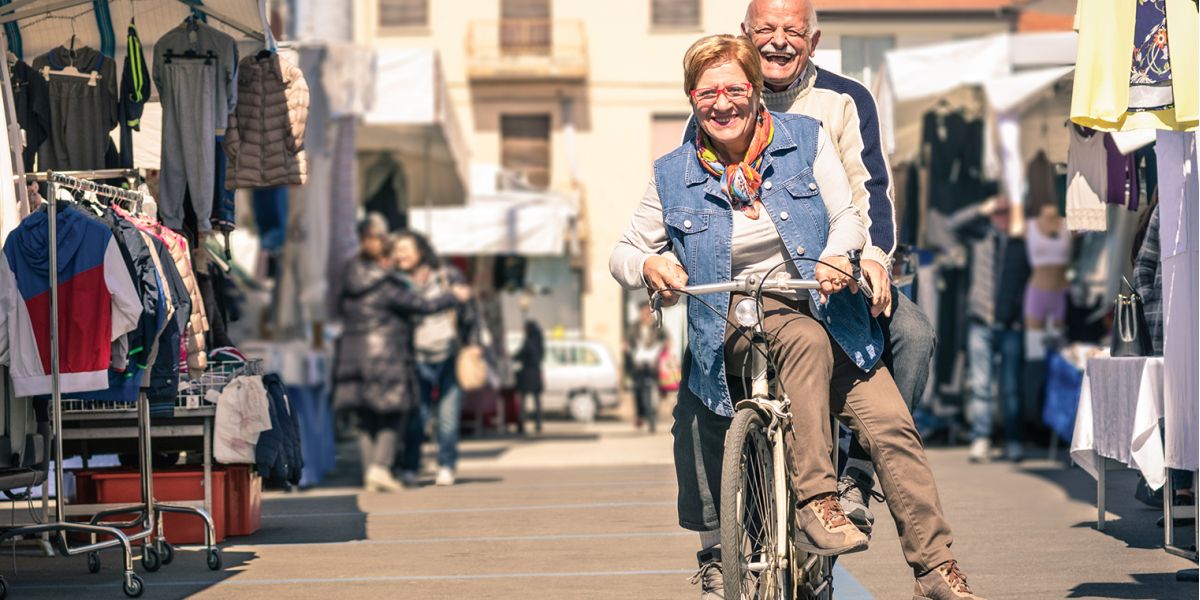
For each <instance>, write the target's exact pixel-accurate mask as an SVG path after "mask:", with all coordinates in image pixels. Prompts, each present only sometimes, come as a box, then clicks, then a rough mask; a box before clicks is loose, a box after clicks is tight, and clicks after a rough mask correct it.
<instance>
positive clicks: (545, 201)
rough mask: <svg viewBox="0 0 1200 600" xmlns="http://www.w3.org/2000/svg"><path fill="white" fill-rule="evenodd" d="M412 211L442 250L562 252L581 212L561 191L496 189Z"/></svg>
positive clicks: (415, 223) (415, 222) (416, 224)
mask: <svg viewBox="0 0 1200 600" xmlns="http://www.w3.org/2000/svg"><path fill="white" fill-rule="evenodd" d="M408 215H409V216H408V223H409V226H410V227H412V228H413V229H415V230H417V231H420V232H421V233H423V234H425V235H426V237H428V238H429V241H430V242H431V243H432V244H433V247H434V248H437V250H438V253H439V254H444V255H447V256H494V255H500V254H518V255H521V256H564V255H566V254H567V253H568V247H567V245H566V243H567V241H568V239H567V233H568V232H569V231H571V223H572V221H573V220H574V219H575V218H576V215H577V211H576V209H575V205H574V201H573V199H572V198H570V197H567V196H564V195H561V194H557V193H553V192H529V191H513V190H498V191H495V192H489V193H486V194H480V195H475V196H472V197H471V199H470V202H469V203H468V205H467V206H456V207H445V208H413V209H411V210H409V213H408ZM466 232H469V233H466Z"/></svg>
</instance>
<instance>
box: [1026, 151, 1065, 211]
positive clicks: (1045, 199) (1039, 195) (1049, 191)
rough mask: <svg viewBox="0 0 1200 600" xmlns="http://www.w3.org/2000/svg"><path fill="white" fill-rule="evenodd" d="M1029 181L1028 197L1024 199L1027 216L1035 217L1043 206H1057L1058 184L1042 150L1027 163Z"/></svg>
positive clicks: (1047, 158)
mask: <svg viewBox="0 0 1200 600" xmlns="http://www.w3.org/2000/svg"><path fill="white" fill-rule="evenodd" d="M1025 173H1026V177H1027V178H1028V181H1029V188H1028V190H1029V191H1028V195H1027V196H1026V198H1025V206H1026V207H1027V209H1028V210H1027V211H1026V214H1027V215H1037V214H1038V213H1039V212H1040V211H1041V210H1042V207H1043V206H1054V207H1057V206H1058V183H1057V182H1056V181H1055V177H1054V165H1053V164H1052V163H1051V162H1050V158H1049V157H1047V156H1046V153H1045V152H1044V151H1042V150H1038V152H1037V154H1035V155H1033V158H1032V159H1031V160H1030V161H1029V165H1028V166H1027V167H1026V168H1025Z"/></svg>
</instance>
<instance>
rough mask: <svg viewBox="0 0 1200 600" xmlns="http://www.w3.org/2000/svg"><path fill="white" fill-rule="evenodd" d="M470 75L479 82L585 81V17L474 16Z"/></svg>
mask: <svg viewBox="0 0 1200 600" xmlns="http://www.w3.org/2000/svg"><path fill="white" fill-rule="evenodd" d="M467 74H468V76H469V77H470V78H471V79H472V80H476V81H529V80H547V81H559V82H571V81H576V82H582V81H584V80H586V79H587V74H588V52H587V36H586V35H585V33H584V27H583V21H580V20H554V19H501V20H499V21H474V22H472V23H471V24H470V25H469V27H468V29H467Z"/></svg>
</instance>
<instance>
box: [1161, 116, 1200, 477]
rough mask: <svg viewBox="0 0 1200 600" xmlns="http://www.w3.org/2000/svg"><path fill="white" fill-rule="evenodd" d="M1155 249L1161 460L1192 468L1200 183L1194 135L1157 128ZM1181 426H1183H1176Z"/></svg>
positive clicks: (1197, 384) (1198, 389)
mask: <svg viewBox="0 0 1200 600" xmlns="http://www.w3.org/2000/svg"><path fill="white" fill-rule="evenodd" d="M1156 147H1157V148H1158V181H1159V197H1158V201H1159V210H1160V211H1161V214H1160V217H1159V218H1160V223H1159V244H1160V248H1159V251H1160V253H1161V256H1162V282H1163V290H1162V292H1163V334H1164V339H1163V357H1164V361H1165V362H1164V364H1163V399H1164V401H1163V420H1164V423H1166V424H1167V426H1166V427H1165V432H1164V433H1165V435H1164V436H1163V437H1164V439H1163V441H1164V444H1163V449H1164V451H1165V455H1166V457H1165V458H1166V464H1167V465H1168V466H1170V467H1172V468H1176V469H1181V470H1187V471H1194V470H1196V469H1197V435H1198V433H1197V430H1196V427H1195V423H1196V422H1197V418H1198V415H1197V409H1198V406H1200V405H1198V404H1197V402H1196V398H1198V397H1200V371H1197V370H1196V364H1197V362H1200V352H1198V349H1200V339H1198V333H1197V332H1198V331H1200V327H1197V320H1200V313H1198V312H1197V310H1196V306H1197V305H1198V304H1200V279H1198V277H1200V275H1198V274H1200V230H1198V226H1197V223H1198V222H1200V221H1198V218H1200V214H1198V213H1200V184H1198V183H1197V174H1196V170H1197V169H1198V168H1200V158H1198V156H1197V148H1196V134H1195V133H1179V132H1167V131H1160V132H1158V141H1157V142H1156ZM1179 424H1182V425H1179Z"/></svg>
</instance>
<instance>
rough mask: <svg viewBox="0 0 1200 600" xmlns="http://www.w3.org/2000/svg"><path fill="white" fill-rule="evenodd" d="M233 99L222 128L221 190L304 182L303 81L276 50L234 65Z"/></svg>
mask: <svg viewBox="0 0 1200 600" xmlns="http://www.w3.org/2000/svg"><path fill="white" fill-rule="evenodd" d="M237 97H238V103H237V108H235V109H234V111H233V114H232V115H229V127H228V128H227V129H226V130H225V142H224V146H225V154H226V155H227V157H228V162H227V163H226V173H225V189H228V190H236V189H247V188H260V187H272V186H278V185H303V184H304V182H305V181H306V180H307V178H308V159H307V157H306V156H305V153H304V128H305V126H306V124H307V122H308V83H307V82H305V81H304V74H303V73H301V71H300V67H297V66H296V65H294V64H292V63H290V62H288V61H286V60H283V59H281V58H280V57H279V55H278V54H276V53H271V54H270V55H269V56H266V57H264V58H261V59H260V58H258V56H257V55H250V56H247V57H245V58H243V59H242V60H241V63H240V64H239V65H238V89H237Z"/></svg>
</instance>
